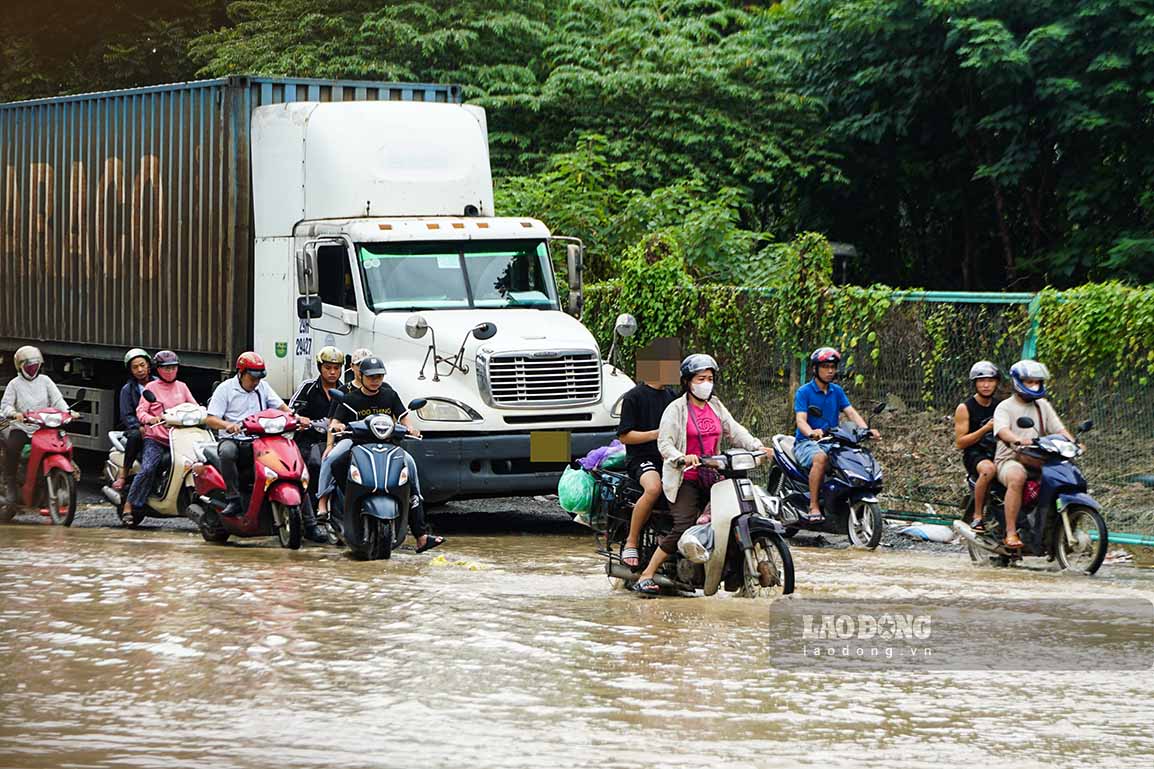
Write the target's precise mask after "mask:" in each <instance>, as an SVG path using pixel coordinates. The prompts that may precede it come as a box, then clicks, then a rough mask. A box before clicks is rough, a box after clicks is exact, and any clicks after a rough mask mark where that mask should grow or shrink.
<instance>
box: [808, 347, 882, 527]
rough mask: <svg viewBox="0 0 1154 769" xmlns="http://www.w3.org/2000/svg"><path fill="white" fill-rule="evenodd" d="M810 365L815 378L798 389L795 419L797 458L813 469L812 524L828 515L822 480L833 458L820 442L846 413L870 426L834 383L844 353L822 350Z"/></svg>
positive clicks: (810, 508) (864, 425) (822, 348)
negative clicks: (813, 409) (822, 497)
mask: <svg viewBox="0 0 1154 769" xmlns="http://www.w3.org/2000/svg"><path fill="white" fill-rule="evenodd" d="M809 362H810V363H811V364H812V365H813V379H812V380H811V381H809V382H806V383H805V384H803V385H802V386H801V387H799V388H797V393H796V394H795V395H794V396H793V410H794V420H795V421H796V422H797V431H796V432H795V433H794V437H795V439H796V440H795V442H794V444H793V457H794V459H796V460H797V464H798V466H799V467H801V468H802V469H803V470H804V469H806V468H808V469H809V514H808V516H807V520H808V521H809V522H810V523H821V522H822V521H823V520H824V519H825V516H824V515H822V512H821V500H820V498H819V495H820V493H821V482H822V479H823V478H825V471H826V468H827V467H828V466H829V457H828V456H827V454H826V452H827V451H828V449H827V445H826V444H822V443H818V441H819V440H821V439H822V438H824V437H825V436H826V435H827V434H828V433H831V432H833V430H834V429H836V428H837V426H838V422H839V421H840V419H841V415H842V414H843V413H844V414H845V415H846V417H847V418H849V419H850V420H852V421H853V422H854V424H856V425H858V426H859V427H868V425H867V424H866V421H865V420H864V419H862V418H861V415H860V414H858V413H857V411H856V410H855V409H854V407H853V406H851V405H850V402H849V398H848V397H846V394H845V390H843V389H842V388H841V385H838V384H834V381H833V380H834V379H836V378H837V367H838V364H839V363H841V353H839V352H838V351H837V350H835V349H833V348H832V347H819V348H817V349H816V350H814V351H813V355H810V356H809ZM810 406H817V407H818V408H819V409H821V416H820V417H817V416H812V415H811V414H810V413H809V408H810ZM870 434H871V435H873V437H874V438H877V437H879V435H878V431H877V430H870Z"/></svg>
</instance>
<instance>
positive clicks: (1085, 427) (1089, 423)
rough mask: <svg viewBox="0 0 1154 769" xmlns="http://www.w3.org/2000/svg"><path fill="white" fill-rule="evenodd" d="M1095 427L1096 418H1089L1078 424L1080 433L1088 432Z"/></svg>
mask: <svg viewBox="0 0 1154 769" xmlns="http://www.w3.org/2000/svg"><path fill="white" fill-rule="evenodd" d="M1093 429H1094V420H1093V419H1087V420H1086V421H1085V422H1083V423H1082V424H1080V425H1078V430H1077V431H1078V432H1080V433H1088V432H1090V431H1091V430H1093Z"/></svg>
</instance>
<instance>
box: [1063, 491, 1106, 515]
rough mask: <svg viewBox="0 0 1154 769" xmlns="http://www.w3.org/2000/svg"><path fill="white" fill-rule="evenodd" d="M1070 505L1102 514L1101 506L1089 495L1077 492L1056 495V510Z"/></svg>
mask: <svg viewBox="0 0 1154 769" xmlns="http://www.w3.org/2000/svg"><path fill="white" fill-rule="evenodd" d="M1070 505H1085V506H1086V507H1088V508H1090V509H1091V510H1096V511H1098V512H1102V506H1101V505H1099V504H1098V502H1097V501H1095V499H1094V498H1093V497H1091V496H1090V495H1089V494H1087V493H1086V492H1084V491H1077V492H1074V493H1073V494H1059V495H1058V508H1059V509H1064V508H1067V507H1069V506H1070Z"/></svg>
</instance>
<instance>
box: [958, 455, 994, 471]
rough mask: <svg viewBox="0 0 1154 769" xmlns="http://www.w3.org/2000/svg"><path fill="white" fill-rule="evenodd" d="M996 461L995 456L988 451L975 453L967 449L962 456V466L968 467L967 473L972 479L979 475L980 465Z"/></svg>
mask: <svg viewBox="0 0 1154 769" xmlns="http://www.w3.org/2000/svg"><path fill="white" fill-rule="evenodd" d="M987 460H988V461H990V462H992V461H994V455H993V454H990V453H989V452H986V451H973V450H972V449H966V451H965V453H963V454H962V464H964V465H965V466H966V473H968V474H969V476H970V477H971V478H976V477H977V475H978V465H979V464H981V463H982V462H985V461H987Z"/></svg>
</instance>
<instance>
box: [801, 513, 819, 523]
mask: <svg viewBox="0 0 1154 769" xmlns="http://www.w3.org/2000/svg"><path fill="white" fill-rule="evenodd" d="M798 517H799V518H801V520H802V521H803V522H804V523H825V516H824V515H822V514H821V513H818V514H817V515H814V514H813V513H812V512H805V513H802V514H801V515H800V516H798Z"/></svg>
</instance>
